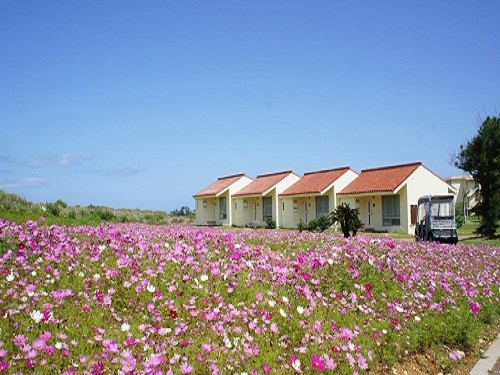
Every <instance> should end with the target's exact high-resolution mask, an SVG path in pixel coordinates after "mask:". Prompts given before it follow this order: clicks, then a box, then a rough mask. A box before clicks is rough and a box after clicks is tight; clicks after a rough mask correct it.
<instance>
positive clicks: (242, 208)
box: [232, 196, 262, 227]
mask: <svg viewBox="0 0 500 375" xmlns="http://www.w3.org/2000/svg"><path fill="white" fill-rule="evenodd" d="M232 206H233V224H235V225H237V226H239V227H243V226H246V225H247V224H248V223H250V222H251V221H255V220H258V221H259V222H260V223H262V197H256V196H253V197H233V204H232Z"/></svg>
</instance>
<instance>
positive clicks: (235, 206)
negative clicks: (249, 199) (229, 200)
mask: <svg viewBox="0 0 500 375" xmlns="http://www.w3.org/2000/svg"><path fill="white" fill-rule="evenodd" d="M234 209H235V210H237V209H238V202H236V201H234Z"/></svg>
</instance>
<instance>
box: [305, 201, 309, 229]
mask: <svg viewBox="0 0 500 375" xmlns="http://www.w3.org/2000/svg"><path fill="white" fill-rule="evenodd" d="M308 213H309V211H308V210H307V202H304V214H305V215H306V224H307V215H308Z"/></svg>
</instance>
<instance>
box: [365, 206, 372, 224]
mask: <svg viewBox="0 0 500 375" xmlns="http://www.w3.org/2000/svg"><path fill="white" fill-rule="evenodd" d="M367 204H368V207H367V208H368V211H367V212H368V220H366V222H367V223H368V226H371V225H372V213H373V212H372V210H373V205H372V202H370V201H369V202H368V203H367Z"/></svg>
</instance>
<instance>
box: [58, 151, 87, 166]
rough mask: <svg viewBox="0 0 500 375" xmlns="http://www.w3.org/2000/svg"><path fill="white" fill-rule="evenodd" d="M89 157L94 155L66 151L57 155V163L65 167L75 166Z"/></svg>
mask: <svg viewBox="0 0 500 375" xmlns="http://www.w3.org/2000/svg"><path fill="white" fill-rule="evenodd" d="M89 159H92V156H90V155H80V154H73V153H71V152H66V153H64V154H61V155H59V156H58V157H57V165H58V166H60V167H63V168H69V167H74V166H75V165H79V164H81V163H82V162H84V161H86V160H89Z"/></svg>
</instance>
